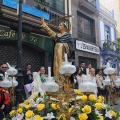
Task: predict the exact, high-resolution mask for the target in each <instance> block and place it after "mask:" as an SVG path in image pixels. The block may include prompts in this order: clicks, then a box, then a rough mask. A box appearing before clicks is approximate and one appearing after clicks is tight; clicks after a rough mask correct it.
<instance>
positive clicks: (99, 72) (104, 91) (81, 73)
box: [74, 61, 120, 105]
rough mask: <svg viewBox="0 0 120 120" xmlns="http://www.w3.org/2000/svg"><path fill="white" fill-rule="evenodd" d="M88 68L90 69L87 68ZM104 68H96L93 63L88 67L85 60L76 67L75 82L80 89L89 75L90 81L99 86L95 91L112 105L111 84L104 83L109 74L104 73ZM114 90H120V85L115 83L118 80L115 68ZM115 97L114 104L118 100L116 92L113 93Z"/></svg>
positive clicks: (76, 87)
mask: <svg viewBox="0 0 120 120" xmlns="http://www.w3.org/2000/svg"><path fill="white" fill-rule="evenodd" d="M87 69H88V70H87ZM103 70H104V69H103V68H98V69H94V68H93V67H92V65H91V64H89V65H88V66H87V67H86V66H85V62H84V61H82V62H81V63H80V66H79V67H76V72H75V74H74V84H75V89H79V85H80V84H81V83H82V82H84V81H85V79H84V78H85V76H89V81H90V82H93V83H95V84H96V86H97V90H96V91H95V92H94V93H95V95H96V96H98V95H102V96H104V98H105V101H106V102H107V103H108V104H109V105H110V103H109V102H110V99H111V98H110V92H109V89H110V86H108V85H105V84H104V80H105V79H106V78H107V77H108V76H107V75H105V74H104V72H103ZM87 71H89V73H87ZM112 79H113V92H115V91H116V92H119V91H120V87H118V86H116V85H115V83H114V82H115V80H117V70H115V72H114V74H113V76H112ZM113 95H114V96H113V98H114V101H113V102H114V105H117V103H116V101H117V98H116V96H117V95H116V94H113Z"/></svg>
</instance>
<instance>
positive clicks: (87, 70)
mask: <svg viewBox="0 0 120 120" xmlns="http://www.w3.org/2000/svg"><path fill="white" fill-rule="evenodd" d="M86 75H87V76H89V68H86Z"/></svg>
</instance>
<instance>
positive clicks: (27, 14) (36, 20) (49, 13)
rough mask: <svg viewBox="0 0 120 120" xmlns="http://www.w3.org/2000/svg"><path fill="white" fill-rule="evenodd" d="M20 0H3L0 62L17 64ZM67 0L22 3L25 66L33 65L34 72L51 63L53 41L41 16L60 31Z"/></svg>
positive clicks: (41, 0)
mask: <svg viewBox="0 0 120 120" xmlns="http://www.w3.org/2000/svg"><path fill="white" fill-rule="evenodd" d="M18 1H19V0H0V42H1V44H0V55H1V56H2V58H1V59H0V63H3V62H5V63H6V62H9V63H10V64H11V65H17V40H18V21H19V18H18V15H17V6H18ZM65 1H67V0H59V1H56V0H24V3H23V6H22V8H23V14H22V22H23V28H22V30H23V33H22V68H24V67H25V66H26V64H27V63H30V64H32V68H33V70H34V71H38V70H39V66H45V67H46V68H47V67H48V66H49V64H51V61H52V60H51V59H52V57H51V56H52V51H53V41H52V40H51V39H50V38H49V37H48V36H47V34H46V33H45V31H44V30H43V29H41V20H40V18H41V17H44V19H45V20H46V22H47V23H48V26H49V27H50V28H51V29H53V30H54V31H55V32H58V28H57V26H58V24H59V20H54V21H51V22H50V20H52V19H56V18H59V17H62V16H64V15H65V14H66V13H65V4H67V2H65Z"/></svg>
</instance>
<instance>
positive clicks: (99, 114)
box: [95, 108, 103, 116]
mask: <svg viewBox="0 0 120 120" xmlns="http://www.w3.org/2000/svg"><path fill="white" fill-rule="evenodd" d="M95 114H97V115H98V116H102V115H103V114H101V113H100V111H98V110H97V109H96V108H95Z"/></svg>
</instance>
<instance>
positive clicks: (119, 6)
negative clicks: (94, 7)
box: [100, 0, 120, 38]
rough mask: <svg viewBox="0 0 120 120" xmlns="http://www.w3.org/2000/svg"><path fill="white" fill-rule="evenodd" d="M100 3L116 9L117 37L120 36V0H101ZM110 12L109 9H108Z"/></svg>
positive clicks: (110, 8)
mask: <svg viewBox="0 0 120 120" xmlns="http://www.w3.org/2000/svg"><path fill="white" fill-rule="evenodd" d="M100 4H101V5H103V6H105V8H107V9H108V10H110V11H112V10H114V18H115V20H116V21H117V27H116V29H117V38H120V0H115V1H114V0H100ZM106 12H108V13H109V11H106Z"/></svg>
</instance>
